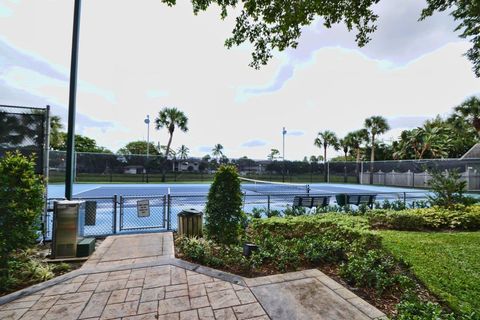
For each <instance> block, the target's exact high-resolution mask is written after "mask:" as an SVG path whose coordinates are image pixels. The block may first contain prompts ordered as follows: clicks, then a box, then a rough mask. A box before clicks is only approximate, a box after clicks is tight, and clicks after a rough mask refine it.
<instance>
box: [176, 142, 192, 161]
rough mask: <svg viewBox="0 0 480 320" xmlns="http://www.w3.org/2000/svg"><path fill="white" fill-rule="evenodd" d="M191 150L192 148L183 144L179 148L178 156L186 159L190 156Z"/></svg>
mask: <svg viewBox="0 0 480 320" xmlns="http://www.w3.org/2000/svg"><path fill="white" fill-rule="evenodd" d="M189 151H190V149H188V148H187V147H186V146H185V145H184V144H182V145H181V146H180V148H178V151H177V154H178V158H179V159H180V160H186V159H187V158H188V152H189Z"/></svg>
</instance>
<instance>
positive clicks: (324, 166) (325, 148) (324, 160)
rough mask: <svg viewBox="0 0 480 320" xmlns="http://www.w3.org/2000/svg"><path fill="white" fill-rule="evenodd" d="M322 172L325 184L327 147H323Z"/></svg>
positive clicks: (326, 176)
mask: <svg viewBox="0 0 480 320" xmlns="http://www.w3.org/2000/svg"><path fill="white" fill-rule="evenodd" d="M323 170H324V171H325V173H324V180H325V182H327V181H328V172H327V145H326V144H324V145H323Z"/></svg>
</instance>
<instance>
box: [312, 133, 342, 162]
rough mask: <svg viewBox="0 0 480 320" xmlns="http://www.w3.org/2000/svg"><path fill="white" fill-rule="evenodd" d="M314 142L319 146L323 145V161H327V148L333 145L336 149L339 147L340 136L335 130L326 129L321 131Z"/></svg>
mask: <svg viewBox="0 0 480 320" xmlns="http://www.w3.org/2000/svg"><path fill="white" fill-rule="evenodd" d="M313 144H314V145H315V146H317V147H319V148H322V147H323V162H324V163H325V162H326V161H327V148H328V147H330V146H331V147H333V148H334V149H335V150H338V149H339V145H338V138H337V136H336V135H335V133H334V132H332V131H330V130H325V131H323V132H319V133H318V136H317V138H316V139H315V141H314V142H313Z"/></svg>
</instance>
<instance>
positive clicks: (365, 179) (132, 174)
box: [49, 151, 480, 191]
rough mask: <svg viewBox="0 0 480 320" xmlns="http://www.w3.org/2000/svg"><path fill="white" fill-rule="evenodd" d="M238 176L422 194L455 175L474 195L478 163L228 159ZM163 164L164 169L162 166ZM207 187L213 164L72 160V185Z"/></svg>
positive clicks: (56, 154) (61, 173)
mask: <svg viewBox="0 0 480 320" xmlns="http://www.w3.org/2000/svg"><path fill="white" fill-rule="evenodd" d="M228 161H229V162H228V163H231V164H233V165H235V166H237V168H238V171H239V173H240V176H242V177H246V178H252V179H257V180H265V181H272V182H275V181H276V182H282V181H283V182H293V183H296V182H304V183H323V182H328V183H353V184H374V185H383V186H396V187H409V188H428V182H429V180H430V179H431V172H432V171H445V170H457V171H459V172H460V174H461V175H462V179H463V180H465V181H466V182H467V188H468V191H480V159H465V160H462V159H431V160H399V161H375V162H373V163H371V162H341V161H338V162H337V161H335V162H327V163H311V162H305V161H286V162H285V166H283V163H282V162H281V161H268V160H251V159H245V158H241V159H230V160H228ZM65 162H66V154H65V152H62V151H50V168H49V171H50V181H51V182H63V181H64V179H65ZM163 163H164V164H163ZM163 165H165V168H166V170H165V171H166V172H165V181H167V182H192V183H195V182H206V181H212V180H213V175H214V172H215V170H216V168H217V167H218V163H217V161H216V160H215V159H213V160H211V159H210V160H207V159H200V158H188V159H184V160H176V159H168V160H165V159H163V158H162V157H161V156H149V157H146V156H145V155H115V154H106V153H104V154H98V153H82V152H77V153H76V154H75V181H76V182H89V183H111V182H124V183H148V182H150V183H155V182H161V181H162V166H163Z"/></svg>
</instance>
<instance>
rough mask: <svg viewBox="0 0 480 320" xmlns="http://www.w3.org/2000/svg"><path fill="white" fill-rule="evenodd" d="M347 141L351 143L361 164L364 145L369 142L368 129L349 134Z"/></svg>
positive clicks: (357, 160)
mask: <svg viewBox="0 0 480 320" xmlns="http://www.w3.org/2000/svg"><path fill="white" fill-rule="evenodd" d="M345 139H348V140H349V141H350V142H351V146H350V148H351V149H353V150H355V159H356V162H360V156H361V153H362V144H363V143H364V142H367V141H368V131H367V130H366V129H360V130H356V131H353V132H349V133H348V134H347V135H346V137H345Z"/></svg>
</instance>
